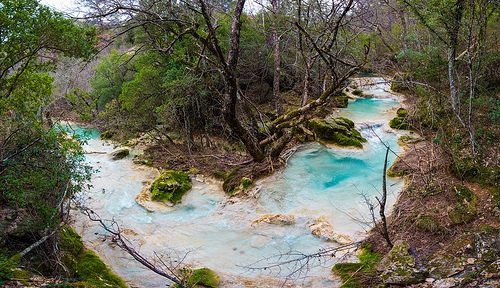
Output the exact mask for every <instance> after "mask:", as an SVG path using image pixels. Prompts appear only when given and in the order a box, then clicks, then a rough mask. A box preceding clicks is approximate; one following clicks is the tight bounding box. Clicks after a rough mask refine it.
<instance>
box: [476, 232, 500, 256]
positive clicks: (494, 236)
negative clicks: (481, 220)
mask: <svg viewBox="0 0 500 288" xmlns="http://www.w3.org/2000/svg"><path fill="white" fill-rule="evenodd" d="M476 249H477V253H478V258H481V259H482V260H484V261H488V262H493V261H496V260H497V259H499V258H500V233H499V230H498V229H495V228H493V227H490V228H489V229H483V230H481V231H480V232H479V233H477V240H476Z"/></svg>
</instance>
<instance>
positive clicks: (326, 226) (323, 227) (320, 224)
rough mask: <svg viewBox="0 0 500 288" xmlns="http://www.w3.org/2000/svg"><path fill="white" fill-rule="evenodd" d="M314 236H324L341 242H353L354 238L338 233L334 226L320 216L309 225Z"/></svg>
mask: <svg viewBox="0 0 500 288" xmlns="http://www.w3.org/2000/svg"><path fill="white" fill-rule="evenodd" d="M309 229H311V234H312V235H313V236H318V237H323V238H326V239H328V240H330V241H335V242H337V243H340V244H348V243H352V242H353V239H352V238H351V237H349V236H347V235H342V234H338V233H336V232H335V229H333V226H332V225H331V224H330V223H329V222H328V221H326V220H325V219H324V218H323V217H320V218H318V220H316V221H315V223H313V224H311V225H309Z"/></svg>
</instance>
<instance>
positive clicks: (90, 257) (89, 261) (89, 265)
mask: <svg viewBox="0 0 500 288" xmlns="http://www.w3.org/2000/svg"><path fill="white" fill-rule="evenodd" d="M76 272H77V275H78V278H79V279H82V280H85V281H86V282H88V283H90V284H92V285H95V286H97V287H127V286H126V285H125V283H124V282H123V280H122V279H120V278H119V277H117V276H115V275H113V274H112V273H111V271H110V270H109V269H108V267H106V265H104V263H103V262H102V261H101V259H99V257H97V255H95V254H94V253H92V252H87V253H85V254H84V255H82V256H81V257H80V259H79V260H78V265H77V270H76Z"/></svg>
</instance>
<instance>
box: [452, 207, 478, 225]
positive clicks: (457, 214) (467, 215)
mask: <svg viewBox="0 0 500 288" xmlns="http://www.w3.org/2000/svg"><path fill="white" fill-rule="evenodd" d="M474 216H476V214H475V213H473V212H469V211H467V210H466V209H464V208H461V207H457V208H455V209H453V210H450V211H449V212H448V217H450V219H451V221H452V222H453V223H454V224H462V223H466V222H469V221H470V220H472V219H473V218H474Z"/></svg>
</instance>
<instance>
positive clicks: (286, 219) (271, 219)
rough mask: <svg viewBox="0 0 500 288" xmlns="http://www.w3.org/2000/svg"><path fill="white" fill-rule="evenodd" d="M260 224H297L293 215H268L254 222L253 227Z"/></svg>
mask: <svg viewBox="0 0 500 288" xmlns="http://www.w3.org/2000/svg"><path fill="white" fill-rule="evenodd" d="M260 223H267V224H273V225H280V226H285V225H293V224H295V218H294V217H293V215H291V216H288V215H283V214H267V215H264V216H262V217H259V218H258V219H256V220H255V221H253V222H252V226H253V225H255V224H260Z"/></svg>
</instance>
